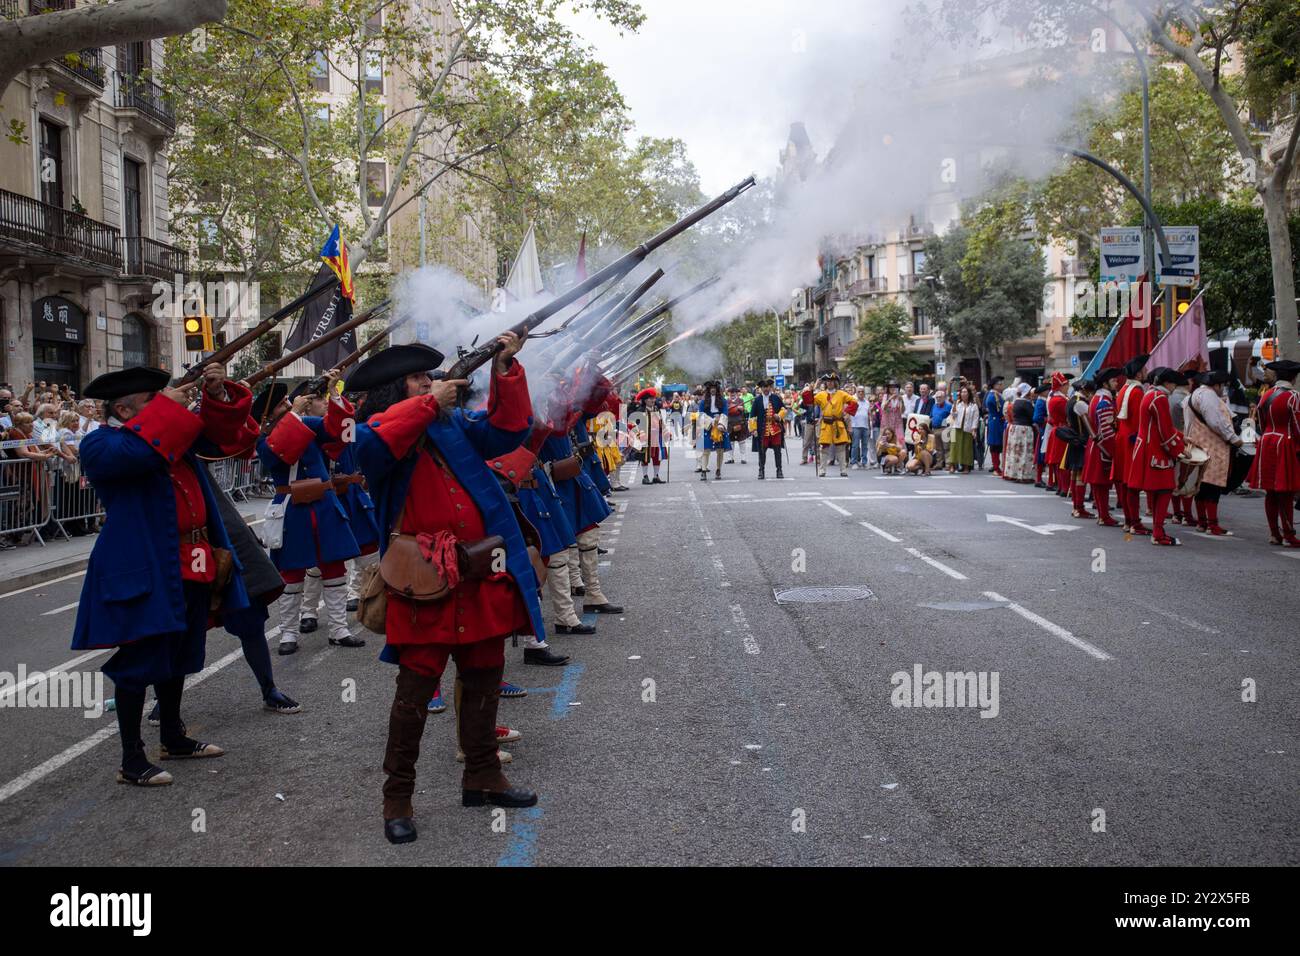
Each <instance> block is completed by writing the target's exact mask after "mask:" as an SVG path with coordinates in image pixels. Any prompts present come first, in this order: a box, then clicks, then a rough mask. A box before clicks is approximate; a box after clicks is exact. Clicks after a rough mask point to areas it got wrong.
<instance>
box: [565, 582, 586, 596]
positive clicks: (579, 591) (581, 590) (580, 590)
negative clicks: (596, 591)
mask: <svg viewBox="0 0 1300 956" xmlns="http://www.w3.org/2000/svg"><path fill="white" fill-rule="evenodd" d="M586 593H587V589H586V588H585V587H583V586H582V585H578V586H577V587H576V588H569V594H570V595H572V596H573V597H582V596H583V595H584V594H586Z"/></svg>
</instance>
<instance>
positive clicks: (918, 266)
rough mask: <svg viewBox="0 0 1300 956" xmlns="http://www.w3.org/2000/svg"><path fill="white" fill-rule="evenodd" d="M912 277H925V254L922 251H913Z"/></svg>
mask: <svg viewBox="0 0 1300 956" xmlns="http://www.w3.org/2000/svg"><path fill="white" fill-rule="evenodd" d="M912 275H914V276H920V275H925V252H924V251H923V250H921V249H913V250H912Z"/></svg>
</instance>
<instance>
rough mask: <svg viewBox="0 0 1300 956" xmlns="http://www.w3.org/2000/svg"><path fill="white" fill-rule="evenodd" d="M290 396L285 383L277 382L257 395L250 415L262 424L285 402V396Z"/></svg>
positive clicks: (249, 411)
mask: <svg viewBox="0 0 1300 956" xmlns="http://www.w3.org/2000/svg"><path fill="white" fill-rule="evenodd" d="M288 394H289V386H288V385H285V384H284V382H275V383H274V384H272V385H268V386H266V388H264V389H262V390H261V391H260V392H258V393H257V396H256V397H255V398H254V399H253V404H252V405H251V406H249V409H248V414H249V415H250V416H251V417H253V418H255V419H256V420H257V421H259V422H260V421H261V420H262V419H264V418H266V416H267V415H269V414H270V413H271V412H273V411H275V409H276V407H277V406H278V405H279V404H280V403H281V402H282V401H284V398H285V396H286V395H288Z"/></svg>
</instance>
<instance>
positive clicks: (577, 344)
mask: <svg viewBox="0 0 1300 956" xmlns="http://www.w3.org/2000/svg"><path fill="white" fill-rule="evenodd" d="M663 276H664V270H663V269H656V270H655V271H654V272H652V273H650V275H648V276H646V278H645V280H644V281H643V282H641V284H640V285H638V286H637V287H636V288H635V289H633V290H632V291H631V292H629V293H628V294H627V295H625V296H624V297H623V298H622V299H620V300H619V301H618V303H617V305H615V307H614V308H613V309H611V310H610V311H609V313H608V314H607V315H606V316H605V317H604V318H602V319H601V320H600V321H598V322H596V323H595V324H594V325H592V326H590V327H589V328H588V329H587V330H586V332H584V333H583V334H582V335H581V336H578V335H576V334H575V335H573V336H570V338H572V339H574V341H572V342H570V343H569V344H568V345H567V346H566V347H565V348H564V349H562V350H561V352H560V353H559V355H558V357H556V358H555V359H554V361H552V363H551V366H552V367H553V368H556V367H558V368H561V369H564V368H568V366H570V365H572V364H573V363H574V362H575V361H577V359H578V357H579V356H580V355H582V354H583V353H585V352H589V351H591V349H592V348H593V347H594V346H596V345H597V344H599V342H600V340H601V339H602V337H604V336H605V335H607V334H608V333H609V332H612V331H613V329H614V327H615V326H616V325H618V323H619V322H621V321H622V320H623V319H624V318H626V317H627V315H628V314H629V313H630V312H631V311H632V310H633V309H634V308H636V303H637V300H638V299H639V298H641V296H643V295H645V294H646V293H647V292H648V291H650V287H651V286H652V285H654V284H655V283H656V282H658V281H659V280H660V279H662V278H663Z"/></svg>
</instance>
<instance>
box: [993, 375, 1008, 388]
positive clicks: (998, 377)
mask: <svg viewBox="0 0 1300 956" xmlns="http://www.w3.org/2000/svg"><path fill="white" fill-rule="evenodd" d="M1006 380H1007V377H1006V376H1005V375H994V376H993V377H992V378H991V379H989V388H992V387H993V386H994V385H996V384H998V382H1005V381H1006Z"/></svg>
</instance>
